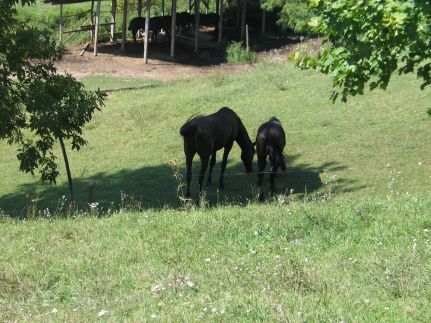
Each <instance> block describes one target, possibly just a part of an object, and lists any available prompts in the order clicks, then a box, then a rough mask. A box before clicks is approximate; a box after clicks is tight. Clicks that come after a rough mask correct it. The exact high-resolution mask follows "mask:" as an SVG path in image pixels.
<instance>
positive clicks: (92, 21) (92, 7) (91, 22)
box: [90, 0, 94, 41]
mask: <svg viewBox="0 0 431 323" xmlns="http://www.w3.org/2000/svg"><path fill="white" fill-rule="evenodd" d="M90 24H91V30H90V35H91V41H93V40H94V0H91V8H90Z"/></svg>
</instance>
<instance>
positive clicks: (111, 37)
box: [109, 0, 117, 43]
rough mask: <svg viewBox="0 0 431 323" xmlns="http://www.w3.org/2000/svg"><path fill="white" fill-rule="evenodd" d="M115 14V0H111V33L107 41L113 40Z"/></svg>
mask: <svg viewBox="0 0 431 323" xmlns="http://www.w3.org/2000/svg"><path fill="white" fill-rule="evenodd" d="M116 14H117V0H112V8H111V24H112V25H111V35H110V37H109V41H110V42H111V43H113V42H114V41H115V21H116Z"/></svg>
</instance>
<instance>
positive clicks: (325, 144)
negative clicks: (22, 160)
mask: <svg viewBox="0 0 431 323" xmlns="http://www.w3.org/2000/svg"><path fill="white" fill-rule="evenodd" d="M110 80H111V81H112V80H113V79H109V78H107V77H104V78H89V79H86V80H84V82H85V83H86V84H88V86H89V87H90V88H95V87H96V84H98V83H99V84H100V85H101V87H102V88H103V87H115V84H114V83H111V81H110ZM112 82H114V81H112ZM115 82H117V83H116V84H118V87H123V86H126V87H127V86H129V85H130V84H132V83H133V80H121V81H115ZM135 84H136V85H137V86H142V85H146V84H155V83H153V82H152V81H142V80H139V79H138V80H135ZM330 91H331V88H330V85H329V82H328V80H327V78H325V77H323V76H321V75H318V74H316V73H313V72H310V71H307V72H303V71H298V70H295V69H294V68H293V67H292V65H290V64H287V65H283V64H266V65H262V66H261V67H259V68H258V69H257V70H255V71H253V72H251V73H247V74H241V75H230V76H226V75H221V74H217V75H215V76H210V77H204V78H196V79H192V80H180V81H174V82H169V83H161V84H159V86H157V87H155V88H150V89H144V90H129V91H120V92H113V93H111V94H110V95H109V100H108V101H107V104H106V107H105V108H104V109H103V110H102V111H101V112H100V113H97V114H96V115H95V118H94V120H93V121H92V122H91V123H90V124H89V125H88V126H87V128H86V129H85V134H84V135H85V137H86V138H87V139H88V141H89V145H88V146H87V147H85V148H84V149H82V150H81V151H80V152H70V162H71V169H72V175H73V177H74V179H75V186H76V195H77V201H78V203H79V206H80V207H81V208H84V209H85V208H87V203H88V202H89V200H90V199H93V198H92V197H90V193H89V191H90V190H91V187H94V190H93V191H94V192H93V193H92V195H93V197H94V199H95V200H96V201H98V202H99V203H101V205H103V206H104V207H105V208H106V207H107V206H108V205H110V204H112V202H114V203H115V205H118V204H119V203H120V198H121V193H124V194H125V195H127V196H133V198H134V199H136V200H138V201H140V202H141V204H142V206H143V207H151V208H164V207H166V206H167V207H178V206H179V202H178V199H177V196H176V190H177V183H176V181H175V179H174V177H173V172H172V170H171V166H170V161H172V160H175V159H176V160H178V166H179V170H180V173H181V174H184V153H183V144H182V138H181V137H180V135H179V134H178V130H179V128H180V126H181V125H182V124H183V123H184V122H185V120H186V119H187V118H188V117H189V116H190V115H192V114H195V113H201V114H207V113H212V112H214V111H216V110H217V109H219V108H220V107H222V106H225V105H226V106H229V107H231V108H232V109H234V110H235V111H236V112H237V113H238V114H239V116H240V117H241V118H242V119H243V121H244V124H245V125H246V127H247V129H248V131H249V134H250V136H251V137H254V136H255V134H256V130H257V128H258V126H259V125H260V124H261V123H262V122H265V121H266V120H268V119H269V118H270V117H271V116H274V115H275V116H277V117H278V118H279V119H280V120H281V121H282V123H283V125H284V127H285V130H286V136H287V146H286V149H285V152H286V154H287V158H288V167H289V172H288V173H287V174H283V175H280V176H279V178H278V179H277V186H278V191H279V192H280V193H283V192H286V191H289V190H291V189H293V190H294V196H299V197H301V196H302V194H303V193H305V192H307V193H309V194H312V193H315V194H322V193H324V192H326V191H327V190H328V189H331V190H334V191H335V194H337V195H343V194H349V195H353V196H358V197H361V196H370V195H377V196H385V195H386V194H387V193H388V192H390V191H391V190H396V191H398V192H410V193H421V192H423V191H424V190H428V189H429V187H430V184H431V177H430V175H431V164H430V162H429V151H430V150H431V142H430V140H429V138H430V135H431V127H430V120H429V117H428V115H427V114H426V110H427V109H428V108H429V104H430V102H429V97H430V92H429V90H426V91H420V90H419V89H418V82H417V81H416V80H415V79H414V78H408V77H403V78H395V79H394V80H393V82H392V84H391V86H390V88H389V89H388V91H387V92H382V91H376V92H373V93H370V94H368V95H367V96H365V97H358V98H353V99H352V100H350V102H349V103H348V104H347V105H345V104H341V103H340V104H335V105H332V104H331V103H330V102H329V100H328V98H329V95H330ZM0 150H1V151H2V154H1V155H0V172H1V173H2V174H3V176H2V177H1V179H0V181H1V182H2V183H1V185H0V208H1V209H3V210H5V211H6V212H7V213H12V214H14V215H24V216H25V215H27V214H28V208H29V207H30V208H32V207H34V205H32V204H37V207H38V208H39V209H45V208H47V207H48V208H50V209H51V211H52V210H53V209H55V207H56V205H57V203H58V201H59V200H60V198H61V197H62V196H63V195H67V185H66V176H65V174H64V170H63V165H62V161H61V160H59V162H60V166H61V168H60V172H61V176H60V177H59V180H58V185H56V186H54V185H43V184H41V183H40V182H39V180H38V177H37V176H35V177H32V176H30V175H27V174H23V173H20V172H19V170H18V163H17V161H16V151H15V150H14V147H11V146H8V145H7V144H6V143H5V142H2V143H0ZM218 155H219V156H218V158H221V154H220V153H219V154H218ZM239 155H240V151H239V148H238V146H237V145H235V146H234V149H233V150H232V152H231V154H230V158H229V164H228V168H227V172H228V176H227V177H226V187H227V188H226V190H225V191H223V192H221V194H220V196H219V202H222V203H236V202H246V201H247V200H249V199H251V198H253V194H252V190H253V188H252V186H253V185H254V184H255V182H256V176H255V175H249V176H245V175H235V174H236V173H238V172H243V166H242V164H241V162H240V158H239ZM59 156H61V155H59ZM198 169H199V163H198V162H197V161H196V162H195V166H194V171H193V172H194V174H195V175H196V174H197V173H198ZM215 171H216V172H219V165H218V164H217V165H216V168H215ZM196 180H197V177H196V176H194V177H193V182H192V185H193V187H192V188H193V190H192V195H193V196H194V197H195V198H196V197H197V184H196ZM267 181H268V179H266V182H267ZM389 186H390V187H389ZM266 189H267V187H266ZM207 197H208V199H209V202H210V204H211V205H214V204H215V203H216V202H217V192H216V189H215V185H214V186H212V187H208V189H207ZM32 200H34V202H33V203H32V202H31V201H32Z"/></svg>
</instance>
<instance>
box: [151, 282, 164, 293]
mask: <svg viewBox="0 0 431 323" xmlns="http://www.w3.org/2000/svg"><path fill="white" fill-rule="evenodd" d="M164 289H165V288H164V287H163V286H162V285H160V284H157V285H154V286H153V288H151V291H152V292H153V293H156V292H160V291H162V290H164Z"/></svg>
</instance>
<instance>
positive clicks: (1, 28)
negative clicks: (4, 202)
mask: <svg viewBox="0 0 431 323" xmlns="http://www.w3.org/2000/svg"><path fill="white" fill-rule="evenodd" d="M31 3H33V0H23V1H21V4H22V5H29V4H31ZM15 4H18V1H15V0H0V12H2V14H1V15H0V139H5V140H7V141H8V143H9V144H15V145H16V146H17V147H18V155H17V158H18V160H19V162H20V169H21V170H22V171H24V172H30V173H32V174H33V173H34V171H35V170H39V172H40V174H41V177H42V180H44V181H50V182H55V180H56V178H57V176H58V170H57V163H56V159H57V158H56V155H55V154H54V151H53V149H54V144H55V143H56V141H57V140H61V141H63V140H70V141H71V144H72V149H80V148H81V147H82V146H83V145H85V144H86V141H85V139H84V138H83V137H82V128H83V126H84V125H85V123H87V122H88V121H90V120H91V118H92V115H93V112H94V111H95V110H96V109H99V108H100V106H101V105H102V104H103V99H104V94H102V93H101V92H100V91H96V92H89V91H86V90H85V89H84V87H83V85H82V84H81V83H80V82H78V81H76V80H75V79H74V78H73V77H72V76H70V75H67V74H66V75H60V74H58V73H57V70H56V68H55V67H54V65H53V61H55V60H56V59H58V58H60V57H61V54H62V51H61V49H60V48H59V47H57V45H56V43H55V41H54V40H52V39H51V37H50V34H49V32H47V31H44V30H38V29H34V28H33V27H30V26H29V25H28V24H26V23H24V22H19V21H17V19H16V18H15V14H16V12H15V9H14V6H15Z"/></svg>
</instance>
